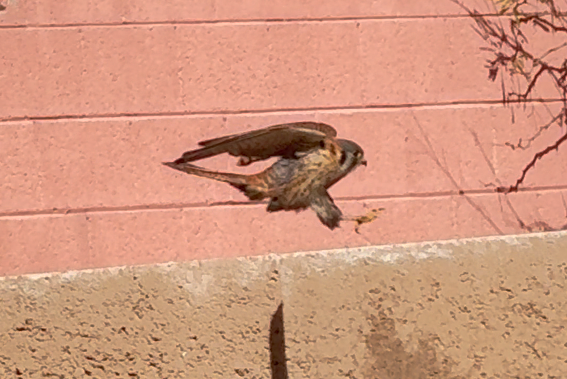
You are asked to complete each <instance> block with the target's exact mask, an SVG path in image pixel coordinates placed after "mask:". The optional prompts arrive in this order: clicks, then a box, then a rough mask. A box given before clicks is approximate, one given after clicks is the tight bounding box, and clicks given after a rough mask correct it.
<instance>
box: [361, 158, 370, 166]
mask: <svg viewBox="0 0 567 379" xmlns="http://www.w3.org/2000/svg"><path fill="white" fill-rule="evenodd" d="M360 164H361V165H363V166H364V167H366V166H368V162H367V161H366V159H363V160H361V161H360Z"/></svg>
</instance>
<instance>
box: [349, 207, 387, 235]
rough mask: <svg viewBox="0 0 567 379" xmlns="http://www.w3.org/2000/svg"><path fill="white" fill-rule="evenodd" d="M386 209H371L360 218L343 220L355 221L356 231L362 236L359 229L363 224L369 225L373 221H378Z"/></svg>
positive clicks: (350, 217)
mask: <svg viewBox="0 0 567 379" xmlns="http://www.w3.org/2000/svg"><path fill="white" fill-rule="evenodd" d="M384 210H385V208H375V209H371V210H370V211H368V212H366V213H365V214H363V215H360V216H343V217H342V220H344V221H354V222H355V223H356V225H355V226H354V231H355V232H356V233H357V234H360V232H359V228H360V225H362V224H369V223H371V222H372V221H374V220H376V219H377V218H378V216H379V215H380V214H381V213H382V212H384Z"/></svg>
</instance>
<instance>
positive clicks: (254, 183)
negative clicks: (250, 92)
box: [162, 121, 367, 230]
mask: <svg viewBox="0 0 567 379" xmlns="http://www.w3.org/2000/svg"><path fill="white" fill-rule="evenodd" d="M336 137H337V131H336V130H335V128H333V127H332V126H330V125H328V124H324V123H319V122H311V121H303V122H293V123H286V124H278V125H272V126H268V127H264V128H262V129H257V130H253V131H249V132H244V133H240V134H232V135H228V136H223V137H219V138H214V139H210V140H206V141H201V142H199V143H198V144H199V146H201V147H200V148H198V149H195V150H190V151H187V152H185V153H183V154H182V156H181V157H180V158H179V159H177V160H175V161H173V162H162V163H163V164H164V165H166V166H168V167H171V168H173V169H175V170H179V171H182V172H185V173H187V174H190V175H195V176H200V177H204V178H208V179H213V180H217V181H221V182H226V183H228V184H230V185H231V186H233V187H235V188H237V189H239V190H240V191H242V192H243V193H244V194H245V195H246V196H247V197H248V199H250V200H262V199H269V202H268V206H267V211H268V212H277V211H280V210H286V211H289V210H295V211H300V210H303V209H307V208H311V209H312V210H313V211H315V213H316V214H317V216H318V218H319V220H321V222H322V223H323V224H324V225H325V226H327V227H328V228H329V229H331V230H333V229H335V228H336V227H338V226H339V224H340V221H341V219H342V218H343V215H342V212H341V210H340V209H339V208H338V207H337V206H336V204H335V202H334V201H333V199H332V198H331V196H330V195H329V193H328V192H327V190H328V189H329V187H331V186H332V185H333V184H335V183H337V182H338V181H339V180H341V179H342V178H344V177H345V176H346V175H347V174H349V173H350V172H352V171H353V170H354V169H355V168H357V167H358V166H360V165H364V166H366V165H367V161H366V160H365V159H364V151H363V150H362V148H361V147H360V146H359V145H358V144H357V143H355V142H353V141H350V140H346V139H338V138H336ZM224 153H228V154H230V155H232V156H235V157H239V158H240V159H239V161H238V163H237V165H239V166H247V165H249V164H252V163H254V162H258V161H263V160H266V159H268V158H271V157H279V159H278V160H277V161H276V162H275V163H274V164H273V165H271V166H270V167H268V168H266V169H265V170H263V171H261V172H258V173H256V174H251V175H250V174H249V175H244V174H236V173H228V172H218V171H212V170H208V169H206V168H203V167H200V166H197V165H195V164H193V163H192V162H195V161H198V160H201V159H205V158H209V157H213V156H216V155H219V154H224Z"/></svg>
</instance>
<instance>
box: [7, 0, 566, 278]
mask: <svg viewBox="0 0 567 379" xmlns="http://www.w3.org/2000/svg"><path fill="white" fill-rule="evenodd" d="M3 4H4V5H5V6H6V9H5V10H4V11H0V55H1V57H2V59H1V60H0V162H1V164H0V235H1V238H0V256H1V264H0V275H16V274H23V273H38V272H51V271H66V270H71V269H83V268H96V267H109V266H116V265H128V264H147V263H158V262H167V261H185V260H191V259H204V258H213V257H231V256H245V255H246V256H249V255H261V254H267V253H289V252H294V251H302V250H303V251H305V250H319V249H329V248H339V247H356V246H365V245H376V244H384V243H400V242H408V241H423V240H437V239H446V238H455V237H471V236H484V235H497V234H509V233H519V232H523V231H524V230H523V229H522V228H521V227H520V224H519V223H518V221H517V219H516V215H515V213H514V212H516V213H517V215H518V216H519V217H520V218H521V219H522V220H523V222H524V223H525V224H527V225H529V224H531V223H533V222H536V221H538V220H543V221H545V222H547V223H549V224H550V225H552V226H557V225H562V224H563V223H564V222H565V210H564V208H563V206H562V202H561V194H562V192H566V188H567V176H566V175H562V174H560V173H562V172H566V170H567V149H560V150H559V152H557V153H554V154H552V155H550V156H549V157H547V158H546V159H544V160H542V161H541V162H540V163H538V165H537V170H535V171H533V172H530V174H529V175H528V177H527V178H526V186H525V188H526V190H525V191H523V192H521V193H517V194H511V195H509V196H507V197H506V198H504V197H503V196H502V195H497V194H495V193H494V192H493V187H491V185H495V184H498V183H502V184H507V183H512V182H513V181H514V180H515V179H516V178H517V176H518V175H519V174H520V171H521V168H522V167H523V165H525V163H526V162H527V160H528V159H529V158H530V157H531V155H532V154H533V152H535V151H537V150H538V149H540V148H541V147H542V146H547V145H548V144H549V143H550V141H553V139H554V138H556V137H557V135H553V132H551V133H548V134H546V135H545V136H544V137H543V138H541V139H538V140H537V142H536V143H535V144H533V145H532V148H531V149H530V150H527V151H520V150H515V151H513V150H512V149H510V148H508V147H506V146H504V143H505V142H508V141H512V142H516V141H517V139H518V138H522V137H525V136H531V135H532V133H533V132H534V131H535V130H536V129H537V127H538V126H539V125H540V123H541V121H542V120H543V119H544V118H543V116H542V115H544V116H545V115H546V109H545V107H544V106H543V105H537V104H536V105H529V106H528V107H526V108H525V109H523V108H520V109H515V110H514V112H515V123H514V124H512V123H511V110H510V109H507V108H504V107H502V106H501V105H500V104H499V100H500V97H501V88H500V86H499V84H497V83H496V84H495V83H491V82H489V81H488V80H487V72H486V69H485V67H484V63H485V59H486V58H487V56H486V55H484V53H483V52H482V51H481V50H480V49H479V48H480V47H481V46H482V42H481V40H480V39H479V38H478V36H477V35H476V34H475V32H474V31H473V29H472V25H471V20H470V19H469V18H468V17H466V16H465V15H464V14H463V12H462V11H461V9H459V7H457V6H456V5H455V4H453V3H452V2H450V1H435V2H425V1H418V0H407V1H394V0H384V1H364V0H359V1H352V0H334V1H326V2H321V1H315V0H312V1H299V0H296V1H295V0H294V1H271V2H269V4H268V3H267V2H262V1H255V0H243V1H232V0H231V1H229V0H216V1H213V0H210V1H208V0H188V1H173V2H172V1H169V2H160V1H145V0H137V1H134V0H130V1H120V2H117V1H110V0H100V1H96V2H90V3H82V2H73V1H54V0H47V1H14V0H5V1H4V3H3ZM544 95H545V94H544ZM546 106H550V107H553V106H554V104H551V105H549V104H548V105H546ZM298 120H318V121H322V122H327V123H330V124H332V125H334V126H335V127H336V128H337V129H338V131H339V134H340V136H341V137H345V138H348V139H352V140H355V141H357V142H359V143H360V144H361V145H362V146H363V148H364V149H365V153H366V155H367V158H368V161H369V165H368V167H367V168H361V169H358V170H357V171H356V172H355V173H353V174H352V175H350V176H349V177H347V178H346V179H344V180H343V181H341V182H340V183H338V184H337V185H336V186H335V187H334V188H333V189H332V191H331V192H332V196H334V197H335V199H336V200H337V203H338V205H339V206H340V207H341V208H342V209H343V210H344V211H345V213H348V214H358V213H361V212H364V211H366V210H368V209H370V208H374V207H385V208H386V211H385V213H384V214H383V215H382V216H381V218H380V219H378V220H377V221H376V222H374V223H372V224H370V225H365V226H363V227H362V228H361V234H360V235H358V234H356V233H354V232H353V228H352V225H349V224H347V223H345V224H344V225H343V227H342V228H341V229H340V230H337V231H334V232H332V231H329V230H327V229H326V228H325V227H324V226H322V225H321V224H320V223H319V221H318V220H317V218H316V216H315V215H314V214H313V213H312V212H310V211H305V212H302V213H299V214H294V213H293V212H290V213H281V212H280V213H276V214H267V213H266V212H265V211H264V208H265V205H262V204H260V205H258V204H256V205H247V204H242V203H240V202H241V201H243V200H245V199H244V197H243V196H242V195H241V194H240V193H238V192H237V191H236V190H234V189H232V188H230V187H228V186H226V185H224V184H221V183H214V182H211V181H207V180H204V179H199V178H193V177H190V176H188V175H183V174H181V173H177V172H174V171H173V170H171V169H167V168H165V167H163V166H162V165H161V164H160V162H162V161H164V160H171V159H174V158H176V157H178V156H179V154H180V153H182V152H183V151H185V150H187V149H189V148H192V147H194V146H196V142H197V141H199V140H201V139H204V138H211V137H215V136H218V135H223V134H227V133H234V132H238V131H243V130H250V129H255V128H258V127H263V126H266V125H269V124H273V123H281V122H288V121H298ZM557 133H559V131H557ZM233 163H234V161H233V160H229V159H228V158H226V159H225V158H219V159H214V160H212V161H211V162H209V163H208V164H209V166H210V167H212V168H220V169H223V170H227V169H235V166H234V164H233ZM459 191H463V192H462V193H464V195H463V194H459ZM508 201H509V204H511V205H512V207H510V206H509V204H508ZM235 203H236V204H235Z"/></svg>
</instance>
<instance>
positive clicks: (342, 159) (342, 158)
mask: <svg viewBox="0 0 567 379" xmlns="http://www.w3.org/2000/svg"><path fill="white" fill-rule="evenodd" d="M345 161H346V152H345V151H344V150H343V151H341V160H340V161H339V164H340V165H341V166H342V165H344V164H345Z"/></svg>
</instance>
